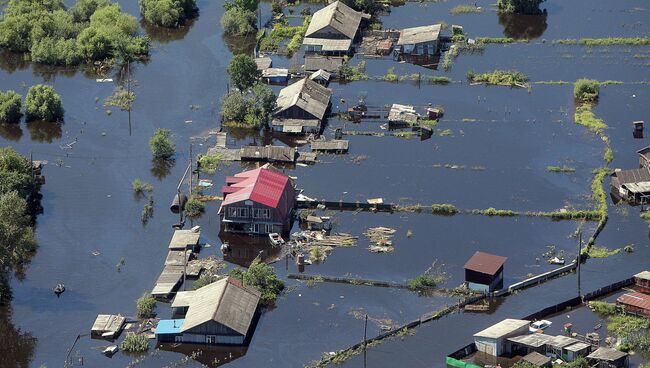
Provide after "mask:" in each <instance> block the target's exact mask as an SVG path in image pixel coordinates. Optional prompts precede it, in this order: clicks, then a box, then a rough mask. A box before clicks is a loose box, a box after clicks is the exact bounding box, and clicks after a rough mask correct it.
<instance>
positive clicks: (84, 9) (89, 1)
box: [69, 0, 111, 22]
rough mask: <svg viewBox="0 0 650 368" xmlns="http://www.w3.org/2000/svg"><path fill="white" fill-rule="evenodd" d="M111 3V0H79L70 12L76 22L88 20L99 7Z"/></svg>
mask: <svg viewBox="0 0 650 368" xmlns="http://www.w3.org/2000/svg"><path fill="white" fill-rule="evenodd" d="M109 5H111V2H110V0H77V2H76V3H75V4H74V5H73V6H72V8H70V10H69V12H70V14H71V15H72V19H74V21H75V22H88V21H89V20H90V16H91V15H93V13H94V12H95V11H96V10H97V9H99V8H103V7H105V6H109Z"/></svg>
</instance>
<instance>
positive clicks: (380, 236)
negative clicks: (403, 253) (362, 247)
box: [363, 227, 397, 253]
mask: <svg viewBox="0 0 650 368" xmlns="http://www.w3.org/2000/svg"><path fill="white" fill-rule="evenodd" d="M396 232H397V230H395V229H391V228H389V227H371V228H370V229H368V230H366V231H365V232H364V233H363V235H365V236H366V237H367V238H368V239H370V241H371V242H372V244H370V246H369V247H368V250H370V251H371V252H373V253H390V252H392V251H394V250H395V248H394V247H393V241H392V238H393V236H394V235H395V233H396Z"/></svg>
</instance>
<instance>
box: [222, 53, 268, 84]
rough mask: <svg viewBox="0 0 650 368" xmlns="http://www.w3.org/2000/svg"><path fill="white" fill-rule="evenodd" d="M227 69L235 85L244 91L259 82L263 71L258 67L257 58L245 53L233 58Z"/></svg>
mask: <svg viewBox="0 0 650 368" xmlns="http://www.w3.org/2000/svg"><path fill="white" fill-rule="evenodd" d="M227 71H228V75H229V76H230V80H231V81H232V83H233V85H234V86H235V87H236V88H237V89H238V90H239V91H240V92H242V93H243V92H246V91H247V90H248V89H249V88H251V87H252V86H253V85H254V84H255V83H257V81H258V80H259V79H260V77H261V72H260V71H259V70H258V69H257V64H255V60H254V59H253V58H252V57H250V56H249V55H244V54H240V55H237V56H235V57H234V58H232V60H230V63H229V64H228V68H227Z"/></svg>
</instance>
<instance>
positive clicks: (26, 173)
mask: <svg viewBox="0 0 650 368" xmlns="http://www.w3.org/2000/svg"><path fill="white" fill-rule="evenodd" d="M39 189H40V184H39V183H38V182H37V181H36V180H34V178H33V176H32V166H31V165H30V163H29V161H28V160H27V159H26V158H25V157H24V156H22V155H21V154H19V153H18V152H16V151H14V149H13V148H11V147H2V148H0V194H1V193H9V192H13V191H16V192H18V195H19V196H20V197H21V198H27V197H29V196H30V195H31V194H33V193H35V192H38V190H39Z"/></svg>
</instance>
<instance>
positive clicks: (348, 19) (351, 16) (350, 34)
mask: <svg viewBox="0 0 650 368" xmlns="http://www.w3.org/2000/svg"><path fill="white" fill-rule="evenodd" d="M360 23H361V13H360V12H358V11H356V10H354V9H352V8H350V7H349V6H347V5H345V4H343V3H342V2H340V1H335V2H333V3H331V4H330V5H328V6H326V7H324V8H322V9H320V10H318V11H317V12H315V13H314V14H313V15H312V17H311V22H309V27H307V32H305V38H308V37H309V36H311V35H312V34H314V33H316V32H318V31H320V30H322V29H324V28H327V27H332V28H333V29H335V30H336V31H338V32H339V33H341V34H343V35H345V36H346V37H347V38H350V39H352V38H354V36H355V35H356V33H357V30H358V29H359V24H360Z"/></svg>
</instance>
